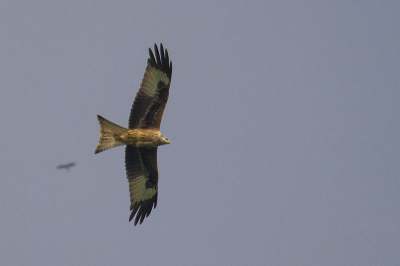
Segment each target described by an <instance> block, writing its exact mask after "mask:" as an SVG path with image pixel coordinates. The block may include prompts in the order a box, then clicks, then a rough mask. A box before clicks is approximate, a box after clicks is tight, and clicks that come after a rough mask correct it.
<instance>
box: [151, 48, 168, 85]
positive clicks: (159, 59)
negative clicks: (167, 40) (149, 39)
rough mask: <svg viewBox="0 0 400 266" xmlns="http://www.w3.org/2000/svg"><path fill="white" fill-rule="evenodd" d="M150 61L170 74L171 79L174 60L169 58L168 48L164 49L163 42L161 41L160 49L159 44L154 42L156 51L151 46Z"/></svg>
mask: <svg viewBox="0 0 400 266" xmlns="http://www.w3.org/2000/svg"><path fill="white" fill-rule="evenodd" d="M149 62H150V64H151V65H152V66H154V67H156V68H158V69H160V70H161V71H163V72H165V73H166V74H167V75H168V78H169V79H171V76H172V62H171V61H170V60H169V55H168V50H167V49H164V46H163V44H162V43H160V49H158V46H157V44H156V43H155V44H154V53H153V51H152V50H151V48H149Z"/></svg>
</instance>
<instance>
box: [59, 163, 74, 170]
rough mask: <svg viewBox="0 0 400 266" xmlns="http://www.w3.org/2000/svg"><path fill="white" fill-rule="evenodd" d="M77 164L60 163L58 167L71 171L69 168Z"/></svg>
mask: <svg viewBox="0 0 400 266" xmlns="http://www.w3.org/2000/svg"><path fill="white" fill-rule="evenodd" d="M75 165H76V162H72V163H66V164H60V165H57V169H66V170H67V172H69V168H71V167H74V166H75Z"/></svg>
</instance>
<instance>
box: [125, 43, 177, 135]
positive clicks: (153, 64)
mask: <svg viewBox="0 0 400 266" xmlns="http://www.w3.org/2000/svg"><path fill="white" fill-rule="evenodd" d="M154 52H155V54H156V56H155V57H154V54H153V52H152V51H151V49H150V48H149V56H150V58H149V59H148V60H147V67H146V72H145V73H144V77H143V80H142V84H141V85H140V89H139V91H138V92H137V94H136V98H135V101H134V102H133V105H132V109H131V114H130V116H129V128H130V129H133V128H156V129H160V124H161V119H162V115H163V113H164V109H165V105H166V104H167V101H168V95H169V86H170V83H171V75H172V62H171V61H169V56H168V50H165V52H164V47H163V45H162V44H160V51H158V47H157V44H154Z"/></svg>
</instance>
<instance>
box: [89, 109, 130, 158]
mask: <svg viewBox="0 0 400 266" xmlns="http://www.w3.org/2000/svg"><path fill="white" fill-rule="evenodd" d="M97 120H99V124H100V138H99V143H98V144H97V147H96V150H95V151H94V153H95V154H96V153H99V152H102V151H105V150H108V149H111V148H114V147H117V146H121V145H125V143H123V142H121V141H118V140H116V139H115V138H114V133H116V132H121V131H125V130H127V129H126V128H124V127H121V126H119V125H117V124H114V123H113V122H111V121H108V120H107V119H105V118H104V117H102V116H99V115H97Z"/></svg>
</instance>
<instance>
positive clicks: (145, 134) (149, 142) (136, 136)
mask: <svg viewBox="0 0 400 266" xmlns="http://www.w3.org/2000/svg"><path fill="white" fill-rule="evenodd" d="M157 133H158V132H157V131H155V130H149V129H128V130H127V131H125V132H121V133H117V134H116V138H117V139H120V140H121V141H122V142H124V143H125V144H127V145H132V146H135V147H144V148H152V147H157V146H159V138H158V134H157Z"/></svg>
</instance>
